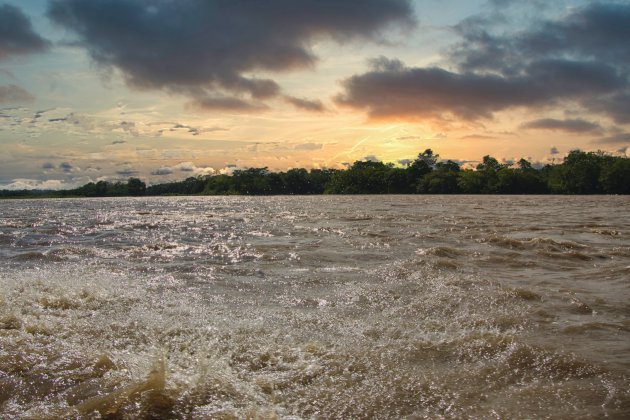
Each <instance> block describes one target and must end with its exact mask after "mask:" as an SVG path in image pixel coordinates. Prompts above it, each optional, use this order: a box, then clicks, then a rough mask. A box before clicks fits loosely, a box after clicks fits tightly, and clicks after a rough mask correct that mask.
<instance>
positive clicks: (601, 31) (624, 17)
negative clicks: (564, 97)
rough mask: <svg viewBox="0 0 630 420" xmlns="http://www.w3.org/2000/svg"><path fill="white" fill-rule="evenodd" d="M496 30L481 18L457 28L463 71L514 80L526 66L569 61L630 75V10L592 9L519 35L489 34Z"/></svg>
mask: <svg viewBox="0 0 630 420" xmlns="http://www.w3.org/2000/svg"><path fill="white" fill-rule="evenodd" d="M498 16H499V18H498V19H501V17H500V16H501V15H498ZM493 19H497V17H494V18H493ZM491 24H492V21H491V20H490V21H489V20H487V19H486V20H484V19H480V18H477V19H466V20H464V21H463V22H461V23H460V24H458V25H456V26H455V27H454V30H455V31H456V32H457V33H458V34H459V35H460V36H461V37H462V38H463V41H462V42H461V43H460V44H459V45H458V46H457V47H456V48H454V49H453V51H451V53H450V58H451V59H452V60H453V61H454V62H456V63H459V66H460V69H461V70H462V71H466V70H489V71H500V72H503V73H505V74H510V73H512V72H513V71H517V72H518V71H519V70H521V69H522V66H523V64H524V63H531V62H533V61H537V60H541V59H548V58H550V57H563V56H567V55H570V56H571V57H573V58H574V59H584V60H597V61H607V62H609V63H615V65H619V66H621V67H623V68H626V69H627V68H628V66H629V65H630V49H629V48H628V43H627V40H628V39H630V4H621V3H591V4H589V5H587V6H586V7H585V8H583V9H576V10H575V11H573V12H572V13H570V14H568V15H567V16H565V17H564V18H563V19H559V20H546V21H539V22H538V23H537V24H535V25H533V26H532V27H530V28H529V29H528V30H526V31H522V32H519V33H515V34H507V35H505V34H503V35H494V34H492V33H491V31H490V30H489V27H490V26H491Z"/></svg>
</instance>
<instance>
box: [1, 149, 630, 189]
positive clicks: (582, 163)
mask: <svg viewBox="0 0 630 420" xmlns="http://www.w3.org/2000/svg"><path fill="white" fill-rule="evenodd" d="M323 194H329V195H358V194H371V195H382V194H440V195H441V194H475V195H476V194H493V195H497V194H498V195H538V194H540V195H549V194H558V195H594V194H604V195H626V194H630V158H628V157H625V156H623V157H621V156H612V155H609V154H606V153H604V152H582V151H579V150H574V151H571V152H570V153H569V155H568V156H567V157H565V158H564V160H563V162H562V163H558V164H548V165H545V166H543V167H539V168H538V167H534V166H533V165H532V164H531V163H530V162H529V161H527V160H525V159H521V160H519V161H518V162H509V163H499V162H498V161H497V160H496V159H495V158H493V157H491V156H484V157H483V160H482V162H481V163H479V164H478V165H477V166H476V168H475V169H474V170H473V169H463V168H461V166H460V164H459V163H457V162H454V161H452V160H448V161H440V160H439V156H438V155H436V154H433V151H432V150H430V149H427V150H425V151H424V152H422V153H420V154H419V155H418V157H417V158H416V159H415V160H413V161H411V162H410V163H409V165H407V166H406V167H404V168H401V167H395V166H394V165H393V164H386V163H383V162H372V161H356V162H354V164H353V165H352V166H350V167H348V168H347V169H343V170H340V169H311V170H310V171H309V170H306V169H303V168H296V169H289V170H288V171H286V172H271V171H269V170H268V169H267V168H266V167H265V168H249V169H242V170H235V171H234V172H233V173H232V174H231V175H227V174H218V175H204V176H197V177H189V178H186V179H185V180H183V181H173V182H167V183H161V184H155V185H149V186H147V185H146V184H145V182H144V181H142V180H140V179H139V178H129V179H128V180H127V181H126V182H113V183H112V182H108V181H98V182H96V183H94V182H90V183H87V184H85V185H83V186H81V187H78V188H75V189H69V190H57V191H53V190H0V199H6V198H14V199H15V198H80V197H139V196H204V195H208V196H230V195H238V196H283V195H286V196H291V195H323Z"/></svg>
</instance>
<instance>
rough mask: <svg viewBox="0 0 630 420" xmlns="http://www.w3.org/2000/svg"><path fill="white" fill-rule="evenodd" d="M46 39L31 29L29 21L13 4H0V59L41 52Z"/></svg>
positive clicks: (45, 47) (44, 46) (46, 46)
mask: <svg viewBox="0 0 630 420" xmlns="http://www.w3.org/2000/svg"><path fill="white" fill-rule="evenodd" d="M48 46H49V44H48V41H46V40H45V39H43V38H42V37H40V36H39V35H37V34H36V33H35V32H34V31H33V27H32V26H31V21H30V20H29V19H28V17H26V15H24V13H23V12H22V11H21V10H20V9H18V8H17V7H15V6H11V5H9V4H4V5H2V4H0V60H2V59H5V58H8V57H11V56H16V55H23V54H31V53H35V52H42V51H45V50H46V49H47V48H48Z"/></svg>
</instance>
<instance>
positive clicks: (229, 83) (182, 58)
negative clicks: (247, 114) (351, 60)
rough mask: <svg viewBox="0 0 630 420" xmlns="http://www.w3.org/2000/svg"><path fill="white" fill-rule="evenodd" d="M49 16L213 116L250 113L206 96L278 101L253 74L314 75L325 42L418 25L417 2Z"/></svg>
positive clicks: (225, 2)
mask: <svg viewBox="0 0 630 420" xmlns="http://www.w3.org/2000/svg"><path fill="white" fill-rule="evenodd" d="M48 14H49V16H50V17H51V18H52V19H53V20H54V21H55V22H57V23H58V24H61V25H62V26H64V27H66V28H68V29H70V30H71V31H73V32H75V33H76V34H77V35H78V38H79V41H80V43H81V44H82V45H83V46H85V47H86V48H87V49H88V50H89V52H90V55H91V56H92V58H93V59H94V60H95V61H96V62H98V63H99V64H101V65H104V66H108V67H115V68H117V69H119V70H121V71H122V73H123V74H124V76H125V77H126V79H127V82H128V83H129V84H130V85H132V86H136V87H140V88H150V89H165V90H168V91H175V92H179V93H184V94H188V95H190V96H193V97H195V101H196V102H197V103H198V105H200V107H201V108H204V109H216V108H219V109H226V108H227V109H236V108H238V109H246V108H247V105H246V104H247V103H246V102H244V101H241V102H240V103H236V102H232V103H227V100H226V99H223V98H222V99H206V100H200V99H199V98H198V97H197V95H205V96H216V95H208V93H209V92H210V93H212V92H215V93H216V92H217V91H219V92H229V93H230V94H235V95H243V94H247V95H249V96H251V97H252V98H254V99H257V100H260V99H265V98H269V97H273V96H277V95H278V94H279V92H280V87H279V86H278V85H277V83H276V82H274V81H273V80H269V79H257V78H252V77H249V76H245V74H251V73H252V72H257V71H271V72H280V71H289V70H294V69H299V68H306V67H309V66H312V65H313V64H314V63H315V62H316V60H317V57H316V56H315V55H314V54H313V52H312V51H311V49H310V44H311V43H312V41H313V40H314V39H316V38H320V37H331V38H334V39H335V40H337V41H340V42H343V41H346V40H349V39H352V38H357V37H358V38H368V39H369V38H372V39H377V38H378V36H379V32H380V31H381V30H382V29H385V28H386V27H387V26H389V25H391V24H394V23H396V24H398V25H412V24H413V22H414V20H413V17H412V9H411V5H410V1H409V0H364V1H361V2H360V3H357V2H355V1H351V0H274V1H264V2H263V1H231V0H218V1H206V0H158V1H153V2H145V1H140V0H90V1H86V0H52V1H51V3H50V8H49V13H48ZM217 105H218V106H217ZM254 107H255V108H257V107H256V106H254Z"/></svg>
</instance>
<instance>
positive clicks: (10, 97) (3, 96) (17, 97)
mask: <svg viewBox="0 0 630 420" xmlns="http://www.w3.org/2000/svg"><path fill="white" fill-rule="evenodd" d="M33 99H35V98H34V97H33V95H31V94H30V93H28V92H27V91H26V90H24V89H22V88H21V87H19V86H16V85H7V86H0V104H3V103H7V104H21V103H26V102H31V101H33Z"/></svg>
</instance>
